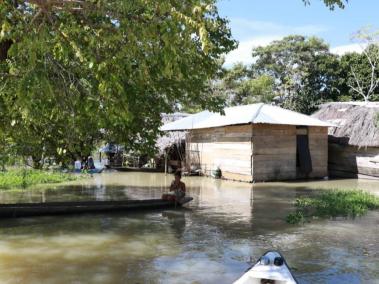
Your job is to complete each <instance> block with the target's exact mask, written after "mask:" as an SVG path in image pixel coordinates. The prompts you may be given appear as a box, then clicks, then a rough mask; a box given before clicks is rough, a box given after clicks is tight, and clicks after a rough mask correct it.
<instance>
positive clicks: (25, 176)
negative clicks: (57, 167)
mask: <svg viewBox="0 0 379 284" xmlns="http://www.w3.org/2000/svg"><path fill="white" fill-rule="evenodd" d="M79 177H80V176H78V175H74V174H70V173H62V172H52V171H42V170H26V169H16V170H9V171H6V172H0V188H2V189H9V188H16V187H28V186H30V185H35V184H44V183H60V182H65V181H72V180H76V179H78V178H79Z"/></svg>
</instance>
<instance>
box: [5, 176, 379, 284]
mask: <svg viewBox="0 0 379 284" xmlns="http://www.w3.org/2000/svg"><path fill="white" fill-rule="evenodd" d="M170 181H171V177H170V176H167V177H166V176H165V175H163V174H146V173H144V174H142V173H104V174H101V175H96V176H94V177H93V178H92V179H89V180H86V181H84V182H83V181H82V182H72V183H69V184H66V185H63V186H62V185H60V186H56V187H54V188H52V187H48V186H47V187H46V186H45V187H40V188H35V189H33V190H32V191H20V192H12V193H9V192H8V193H7V192H2V193H1V195H0V198H1V200H2V202H8V203H11V202H41V201H57V200H119V199H141V198H156V197H159V196H160V195H161V194H162V192H164V191H165V190H166V188H167V186H168V185H169V184H170ZM184 181H185V182H186V184H187V188H188V191H189V194H190V195H191V196H193V197H194V201H193V202H192V204H190V205H189V206H188V207H187V208H183V209H180V210H165V211H163V212H162V211H152V212H141V213H118V214H97V215H80V216H67V217H39V218H24V219H14V220H12V219H4V220H0V282H1V283H230V282H232V281H233V280H234V279H236V278H238V277H239V276H240V275H241V274H242V273H243V271H244V270H245V269H246V268H247V267H248V266H249V264H248V262H249V260H250V258H252V259H256V258H258V257H259V256H260V255H261V254H262V253H263V252H264V251H265V250H267V249H272V248H275V249H279V250H281V251H282V252H283V253H284V255H285V256H286V258H287V260H288V262H289V263H290V265H291V266H293V268H294V273H295V274H296V276H297V278H298V279H299V280H300V282H301V283H378V282H379V274H378V271H379V245H378V244H379V212H378V211H374V212H370V213H369V214H368V215H366V216H365V217H362V218H357V219H355V220H345V219H337V220H325V221H317V220H315V221H314V222H312V223H310V224H306V225H303V226H292V225H288V224H286V223H285V221H284V217H285V216H286V215H287V214H288V212H290V211H291V210H293V205H292V204H293V201H294V200H295V198H296V197H298V196H301V195H307V194H312V189H315V188H330V187H342V188H362V189H365V190H369V191H371V192H373V193H375V194H379V186H378V185H379V182H374V181H355V180H340V181H319V182H312V183H262V184H256V185H254V186H252V185H251V184H245V183H236V182H227V181H220V180H213V179H209V178H201V177H191V178H185V179H184Z"/></svg>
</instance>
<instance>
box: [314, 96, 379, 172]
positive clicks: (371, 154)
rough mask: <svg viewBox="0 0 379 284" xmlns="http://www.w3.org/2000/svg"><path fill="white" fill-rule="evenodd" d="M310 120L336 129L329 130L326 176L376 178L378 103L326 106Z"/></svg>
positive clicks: (378, 153)
mask: <svg viewBox="0 0 379 284" xmlns="http://www.w3.org/2000/svg"><path fill="white" fill-rule="evenodd" d="M313 117H315V118H319V119H323V120H325V121H329V122H331V123H333V124H335V125H336V126H338V127H330V128H329V175H330V176H334V177H352V178H357V177H358V178H379V103H363V102H362V103H360V102H347V103H345V102H340V103H328V104H324V105H322V106H321V107H320V109H319V111H317V112H316V113H315V114H314V115H313Z"/></svg>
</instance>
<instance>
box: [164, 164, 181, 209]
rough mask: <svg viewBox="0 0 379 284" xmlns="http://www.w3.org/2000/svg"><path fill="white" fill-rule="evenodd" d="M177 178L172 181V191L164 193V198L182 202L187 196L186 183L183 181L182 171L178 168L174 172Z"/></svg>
mask: <svg viewBox="0 0 379 284" xmlns="http://www.w3.org/2000/svg"><path fill="white" fill-rule="evenodd" d="M174 176H175V179H174V180H173V181H172V182H171V185H170V193H166V194H163V195H162V199H165V200H172V201H176V202H179V203H180V202H181V200H182V199H183V198H184V197H185V196H186V184H185V183H184V182H182V181H181V178H182V172H181V171H179V170H177V171H176V172H175V174H174Z"/></svg>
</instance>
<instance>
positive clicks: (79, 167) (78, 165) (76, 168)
mask: <svg viewBox="0 0 379 284" xmlns="http://www.w3.org/2000/svg"><path fill="white" fill-rule="evenodd" d="M81 170H82V162H81V161H80V160H79V159H76V161H75V162H74V171H75V172H76V173H80V171H81Z"/></svg>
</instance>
